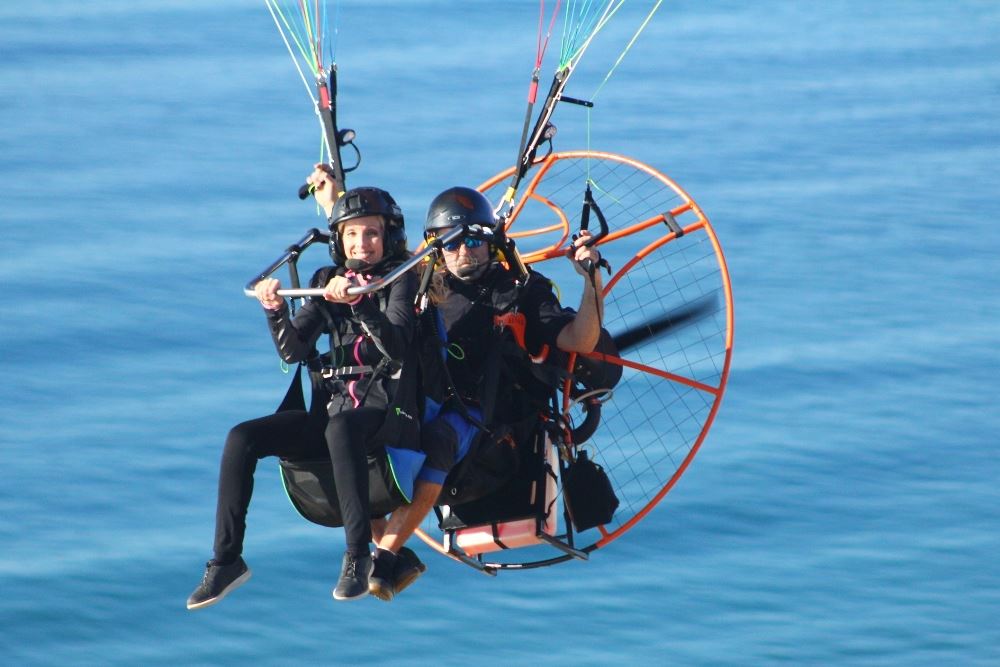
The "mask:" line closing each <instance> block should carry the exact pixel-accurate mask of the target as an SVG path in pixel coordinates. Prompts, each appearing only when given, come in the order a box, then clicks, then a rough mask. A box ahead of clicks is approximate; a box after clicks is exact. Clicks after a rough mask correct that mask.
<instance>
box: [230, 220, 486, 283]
mask: <svg viewBox="0 0 1000 667" xmlns="http://www.w3.org/2000/svg"><path fill="white" fill-rule="evenodd" d="M467 231H468V230H467V229H466V228H465V227H463V226H459V227H454V228H452V229H450V230H448V231H447V232H445V233H444V234H442V235H441V236H439V237H438V238H437V240H436V241H435V242H434V244H433V245H429V246H427V247H426V248H424V249H423V250H421V251H420V252H418V253H415V254H414V255H413V256H412V257H410V258H409V259H408V260H406V261H405V262H403V263H402V264H400V265H399V266H397V267H396V268H395V269H393V270H392V271H390V272H389V273H387V274H386V275H385V276H383V277H381V278H378V279H376V280H373V281H372V282H370V283H368V284H367V285H358V286H357V287H351V288H349V289H348V290H347V293H348V294H350V295H351V296H356V295H361V294H371V293H372V292H377V291H378V290H380V289H382V288H384V287H388V286H389V285H391V284H392V283H394V282H396V280H398V279H399V277H400V276H402V275H403V274H404V273H406V272H407V271H409V270H410V269H412V268H413V267H415V266H416V265H417V264H419V263H420V262H422V261H423V260H424V258H425V257H428V256H429V255H431V254H433V253H435V252H437V250H438V247H440V246H443V245H444V244H446V243H449V242H450V241H453V240H455V239H457V238H460V237H462V236H464V235H465V234H466V232H467ZM313 233H316V234H321V232H319V230H317V229H312V230H310V233H309V234H306V236H305V237H303V239H302V241H300V242H299V243H297V244H296V245H295V246H292V247H291V248H289V251H288V253H287V254H285V256H284V257H282V258H280V259H278V260H277V261H275V262H274V263H273V264H271V266H269V267H268V268H267V269H265V270H264V271H262V272H261V273H260V274H258V276H257V277H256V278H254V279H253V280H251V281H250V282H249V283H247V286H246V287H245V288H243V293H244V294H246V295H247V296H251V297H252V296H256V294H255V293H254V291H253V288H254V286H255V285H256V284H257V283H259V282H260V281H261V280H264V279H265V278H267V277H268V276H270V275H271V274H272V273H274V272H275V271H277V270H278V269H280V268H281V267H282V266H284V265H285V264H286V263H287V262H289V261H290V260H291V259H292V258H293V257H296V256H297V255H298V254H299V253H300V252H301V251H302V250H304V249H305V247H306V246H307V245H309V243H313V242H315V241H316V239H315V238H313ZM328 238H329V237H328ZM307 241H308V242H307ZM303 244H305V245H303ZM299 246H301V247H299ZM325 293H326V289H324V288H322V287H310V288H303V289H280V290H278V296H284V297H289V298H293V299H296V298H302V297H308V296H323V294H325Z"/></svg>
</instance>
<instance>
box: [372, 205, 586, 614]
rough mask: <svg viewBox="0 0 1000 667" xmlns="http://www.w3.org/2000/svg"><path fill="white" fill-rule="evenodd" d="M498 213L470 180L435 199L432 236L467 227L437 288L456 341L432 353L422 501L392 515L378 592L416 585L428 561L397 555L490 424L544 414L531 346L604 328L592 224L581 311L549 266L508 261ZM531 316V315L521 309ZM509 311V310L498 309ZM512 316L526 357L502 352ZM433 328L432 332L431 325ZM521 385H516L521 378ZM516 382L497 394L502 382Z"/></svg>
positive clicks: (572, 340) (579, 338)
mask: <svg viewBox="0 0 1000 667" xmlns="http://www.w3.org/2000/svg"><path fill="white" fill-rule="evenodd" d="M495 225H496V218H495V216H494V213H493V207H492V205H491V204H490V202H489V200H488V199H486V197H485V196H483V195H482V194H481V193H479V192H477V191H476V190H473V189H472V188H466V187H454V188H450V189H448V190H445V191H444V192H442V193H441V194H439V195H438V196H437V197H436V198H435V199H434V200H433V201H432V202H431V205H430V208H429V210H428V213H427V220H426V223H425V226H424V236H425V238H426V239H427V240H428V241H429V242H430V241H433V238H434V237H436V236H438V235H440V234H442V233H443V232H446V231H448V230H450V229H452V228H454V227H456V226H462V227H464V228H465V229H466V230H467V231H466V234H465V235H463V236H462V237H460V238H459V239H458V240H456V241H453V242H451V243H449V244H447V245H446V246H444V247H443V255H444V264H445V271H443V272H442V273H440V274H439V277H440V282H439V283H438V284H436V285H435V288H434V289H433V290H432V291H433V293H434V296H435V299H434V301H436V304H437V305H436V307H437V310H438V312H439V313H440V315H441V319H442V321H443V329H444V331H443V333H444V334H445V338H446V343H445V347H444V349H445V350H447V353H446V357H447V359H446V361H445V362H443V363H442V362H441V359H442V347H441V345H440V344H439V345H438V346H437V347H436V349H435V347H434V346H433V345H432V346H431V348H432V349H431V351H430V354H429V355H428V354H425V355H424V356H425V362H424V363H423V364H422V367H423V369H424V386H425V393H426V395H427V409H426V410H425V415H424V422H425V424H424V427H423V429H422V434H421V448H422V449H423V450H424V451H425V452H426V453H427V461H426V463H425V464H424V468H423V470H422V471H421V473H420V476H419V478H418V482H417V485H416V487H415V492H414V498H413V501H412V502H411V503H410V504H409V505H405V506H403V507H400V508H399V509H397V510H396V511H395V512H393V514H392V515H391V517H390V519H389V523H388V526H387V527H386V529H385V531H384V533H383V535H382V537H381V539H380V540H379V541H378V543H377V544H378V549H377V551H376V555H375V569H374V573H373V575H372V576H371V578H370V579H369V590H370V592H371V593H372V594H373V595H375V596H377V597H379V598H380V599H382V600H387V601H388V600H391V599H392V598H393V596H394V595H395V593H397V592H399V591H401V590H402V589H403V588H405V587H406V586H408V585H409V584H410V583H412V581H413V580H414V579H416V577H418V576H419V575H420V573H421V572H422V571H423V568H422V564H419V563H414V562H413V560H412V559H411V558H408V557H407V558H400V559H397V558H396V556H395V555H396V554H397V553H398V552H399V549H400V548H401V547H402V546H403V544H404V543H405V542H406V540H407V539H408V538H409V537H410V536H411V535H412V534H413V532H414V530H415V529H416V528H417V527H418V526H419V525H420V523H421V522H422V521H423V519H424V517H425V516H426V515H427V513H428V512H429V511H430V510H431V509H432V508H433V506H434V504H435V503H436V501H437V499H438V496H439V494H440V493H441V490H442V487H443V484H444V481H445V478H446V477H447V475H448V472H449V471H450V470H451V469H452V468H453V467H454V466H455V465H456V464H457V463H458V462H459V461H461V460H462V458H463V457H464V456H465V455H466V454H467V453H468V452H469V450H470V448H471V447H472V443H473V440H474V438H476V437H477V436H479V435H480V433H481V431H482V429H481V428H480V427H481V426H486V427H487V428H491V429H492V428H493V427H494V426H497V425H503V424H509V423H513V422H517V421H518V420H524V419H525V418H526V417H527V418H531V417H532V415H537V414H538V404H537V403H532V399H531V394H532V392H531V391H530V387H531V385H532V383H535V382H539V381H538V380H536V379H534V378H533V376H532V375H531V372H530V366H531V361H530V360H528V357H527V355H528V354H531V355H538V354H540V353H543V351H544V350H546V348H547V349H549V350H551V349H553V348H555V347H558V348H559V349H561V350H564V351H566V352H590V351H592V350H593V349H594V347H595V346H596V345H597V341H598V338H599V336H600V333H601V318H602V315H603V312H602V311H603V296H602V294H601V287H602V285H601V283H602V281H601V276H600V273H599V272H598V271H593V270H591V271H589V272H588V271H587V270H585V269H584V268H583V266H582V265H581V263H582V262H587V261H589V263H590V266H592V267H596V266H597V264H598V261H599V259H600V254H599V253H598V252H597V251H596V250H595V249H593V248H589V247H586V246H585V245H584V244H585V243H586V241H587V239H588V237H589V234H588V233H587V232H582V233H581V235H580V238H578V239H576V240H575V241H574V243H573V247H572V248H571V251H570V253H569V254H568V257H569V259H570V260H571V261H572V262H573V266H574V268H575V269H576V272H577V273H578V274H580V275H581V276H583V278H584V291H583V296H582V298H581V300H580V306H579V308H578V310H577V311H576V312H574V311H572V310H569V309H564V308H562V307H561V306H560V304H559V300H558V299H557V298H556V296H555V294H554V293H553V291H552V285H551V283H550V282H549V280H548V279H546V278H545V277H544V276H542V275H541V274H539V273H537V272H535V271H531V270H529V273H528V277H527V279H526V280H524V279H523V278H522V276H520V275H519V274H518V272H516V271H514V270H512V269H509V268H507V267H505V266H504V264H503V263H502V262H501V260H502V259H503V257H502V249H501V248H498V247H496V240H497V238H498V236H497V235H495V234H494V227H495ZM522 316H523V317H522ZM498 317H504V318H507V319H502V320H500V319H498ZM511 317H513V318H520V324H523V343H524V349H525V352H526V353H525V354H524V355H522V360H521V363H514V364H511V363H510V360H509V359H505V360H503V362H502V363H501V362H497V358H498V357H497V355H498V354H499V352H498V349H500V348H501V347H502V346H501V343H500V336H501V335H503V330H504V329H507V328H508V324H511V323H512V320H511V319H510V318H511ZM424 338H425V339H427V338H429V337H428V336H427V335H426V333H425V335H424ZM515 385H516V386H519V387H521V390H519V391H513V386H515ZM501 387H502V388H507V389H508V391H506V392H504V391H502V389H501V391H500V392H499V394H502V398H501V397H500V396H499V395H498V391H497V389H498V388H501Z"/></svg>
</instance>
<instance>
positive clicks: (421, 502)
mask: <svg viewBox="0 0 1000 667" xmlns="http://www.w3.org/2000/svg"><path fill="white" fill-rule="evenodd" d="M440 494H441V485H440V484H434V483H432V482H427V481H424V480H418V481H417V484H416V487H415V488H414V491H413V502H411V503H410V504H409V505H402V506H400V507H397V508H396V509H395V510H394V511H393V513H392V514H391V515H390V516H389V521H388V524H387V525H386V526H385V528H384V530H381V531H379V535H378V537H376V540H375V545H376V546H377V547H378V551H376V560H377V561H379V559H380V556H379V555H378V554H381V553H383V550H384V551H390V552H392V553H393V554H398V553H399V550H400V549H401V548H402V547H403V545H404V544H405V543H406V541H407V540H408V539H409V538H410V536H411V535H413V532H414V531H415V530H416V529H417V527H418V526H420V524H421V523H422V522H423V520H424V517H426V516H427V514H428V512H430V511H431V509H432V508H433V507H434V503H436V502H437V499H438V496H439V495H440ZM373 534H374V533H373ZM389 558H390V559H392V560H390V561H389V562H391V563H393V564H394V563H395V560H394V558H393V557H392V556H390V557H389ZM417 565H419V567H411V568H410V569H409V571H408V572H406V573H401V574H402V578H395V577H389V576H388V574H387V575H386V577H385V578H383V577H382V576H373V577H371V578H369V580H368V592H370V593H371V594H372V595H374V596H375V597H377V598H379V599H380V600H385V601H389V600H392V598H393V597H394V596H395V595H396V593H398V592H399V591H402V590H403V589H404V588H406V587H407V586H409V585H410V584H412V583H413V582H414V581H415V580H416V578H417V577H419V576H420V574H421V573H422V572H423V571H424V569H426V568H424V567H423V564H421V563H420V562H419V560H418V561H417ZM378 569H379V566H378V565H377V564H376V571H378Z"/></svg>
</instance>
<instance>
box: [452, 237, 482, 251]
mask: <svg viewBox="0 0 1000 667" xmlns="http://www.w3.org/2000/svg"><path fill="white" fill-rule="evenodd" d="M463 243H464V244H465V247H466V248H478V247H479V246H481V245H483V244H484V243H486V241H484V240H483V239H477V238H472V237H471V236H466V237H465V238H463V239H455V240H454V241H449V242H448V243H445V244H444V249H445V250H448V251H450V252H454V251H456V250H458V248H459V246H461V245H462V244H463Z"/></svg>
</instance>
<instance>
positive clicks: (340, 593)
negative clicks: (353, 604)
mask: <svg viewBox="0 0 1000 667" xmlns="http://www.w3.org/2000/svg"><path fill="white" fill-rule="evenodd" d="M372 567H373V566H372V557H371V554H369V553H368V552H365V553H363V554H360V555H357V556H355V555H354V554H352V553H351V552H349V551H348V552H345V553H344V563H343V565H342V566H341V568H340V581H338V582H337V587H336V588H334V589H333V599H334V600H356V599H357V598H361V597H364V596H366V595H368V577H369V576H371V573H372Z"/></svg>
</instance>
